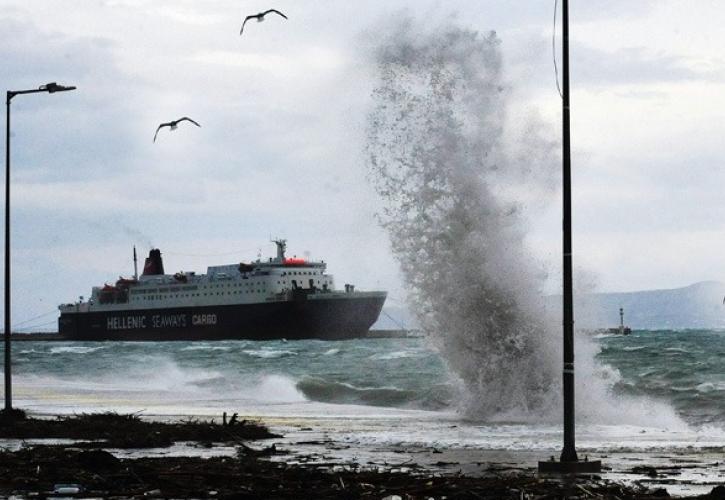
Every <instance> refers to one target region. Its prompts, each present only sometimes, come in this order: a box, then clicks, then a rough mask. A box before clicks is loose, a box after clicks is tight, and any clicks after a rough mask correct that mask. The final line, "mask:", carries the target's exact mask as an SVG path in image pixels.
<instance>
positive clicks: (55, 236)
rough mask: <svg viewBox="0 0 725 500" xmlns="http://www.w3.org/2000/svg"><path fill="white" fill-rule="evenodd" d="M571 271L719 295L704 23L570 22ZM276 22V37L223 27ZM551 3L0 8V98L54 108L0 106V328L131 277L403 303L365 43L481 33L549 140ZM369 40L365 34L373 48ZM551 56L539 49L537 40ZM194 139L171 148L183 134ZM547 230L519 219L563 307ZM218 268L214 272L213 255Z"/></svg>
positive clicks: (720, 105) (716, 130) (625, 18)
mask: <svg viewBox="0 0 725 500" xmlns="http://www.w3.org/2000/svg"><path fill="white" fill-rule="evenodd" d="M571 3H572V6H571V9H570V19H571V57H572V63H571V84H572V144H573V169H574V174H573V181H574V187H573V193H574V199H573V206H574V229H575V234H574V263H575V267H576V268H577V269H581V274H580V276H584V277H586V281H587V282H592V283H595V284H596V285H597V289H598V290H600V291H631V290H639V289H649V288H672V287H678V286H683V285H687V284H690V283H693V282H696V281H701V280H709V279H715V280H723V281H725V266H724V265H723V257H722V256H721V255H722V254H723V252H724V251H725V248H723V245H722V242H723V241H724V240H725V238H723V235H725V206H724V204H723V196H722V191H723V186H725V172H724V171H725V169H723V165H722V163H723V162H722V158H725V134H723V128H724V126H725V120H723V118H724V116H723V115H725V57H724V55H723V51H724V50H725V49H724V48H723V47H725V33H724V32H723V30H722V26H723V25H725V12H724V11H723V7H722V3H721V2H717V1H706V0H700V1H698V2H694V3H693V2H682V1H667V0H657V1H646V0H638V1H636V2H632V1H631V0H629V1H624V0H621V1H613V0H606V1H605V0H601V1H597V0H586V1H576V0H574V1H573V2H571ZM270 7H274V8H277V9H279V10H281V11H283V12H285V13H286V14H287V16H288V17H289V20H288V21H285V20H284V19H281V18H271V17H270V18H268V20H267V21H265V22H264V23H261V24H257V23H247V26H246V27H245V33H244V35H243V36H241V37H240V36H239V28H240V26H241V21H242V19H243V18H244V16H245V15H247V14H254V13H257V12H259V11H262V10H266V9H267V8H270ZM553 9H554V2H553V0H546V1H544V0H525V1H524V0H520V1H518V2H516V1H511V0H498V1H497V0H480V1H475V2H474V1H469V2H464V1H450V0H446V1H425V0H414V1H412V0H411V1H392V0H384V1H383V0H380V1H377V0H375V1H365V2H347V1H342V0H339V1H305V2H299V1H297V2H295V1H283V0H275V1H274V2H272V3H270V2H267V1H265V2H262V1H256V0H255V1H248V2H244V1H239V0H234V1H226V0H216V1H205V2H201V1H197V0H194V1H179V0H175V1H163V0H153V1H152V0H87V1H83V0H76V1H73V2H67V1H49V0H45V1H42V2H40V1H37V2H27V1H26V0H22V1H21V0H18V1H12V0H2V1H0V61H1V62H0V81H1V82H3V84H4V85H5V87H6V89H13V90H19V89H27V88H36V87H37V86H38V85H41V84H43V83H47V82H50V81H57V82H59V83H62V84H66V85H76V86H77V87H78V90H76V91H74V92H68V93H59V94H53V95H48V94H37V95H29V96H18V97H16V98H15V99H14V100H13V104H12V189H13V193H12V203H13V212H12V215H13V270H14V276H13V293H14V295H13V296H14V304H13V316H14V321H13V323H14V324H18V323H21V322H22V321H24V320H27V319H28V318H32V317H34V316H37V315H42V314H45V313H49V314H48V315H47V316H44V317H43V318H40V319H38V320H36V321H32V322H29V323H25V324H24V326H28V325H33V326H34V325H42V324H44V323H49V322H51V325H50V326H52V322H54V321H55V317H56V316H54V315H53V313H52V311H54V310H55V307H56V306H57V304H59V303H61V302H70V301H72V300H74V299H77V297H78V296H79V295H84V296H86V297H87V296H88V295H89V293H90V288H91V286H92V285H99V284H102V283H103V282H112V281H114V280H115V279H117V278H118V276H119V275H120V274H124V275H126V276H128V275H130V274H132V272H133V267H132V261H131V255H132V253H131V252H132V246H133V245H134V244H135V245H136V246H137V247H138V249H139V253H140V254H142V256H143V255H145V254H146V253H147V251H148V249H149V248H150V246H156V247H159V248H161V250H162V252H163V254H164V258H165V265H166V270H167V272H175V271H178V270H194V271H197V272H204V271H205V270H206V266H207V265H210V264H211V265H214V264H223V263H231V262H239V261H240V260H251V259H254V258H256V256H257V253H258V252H259V251H260V250H261V253H262V256H263V257H267V256H269V255H272V254H273V252H274V245H273V244H271V243H270V242H269V239H270V236H273V237H274V236H277V237H284V238H287V239H288V242H289V246H288V250H289V253H290V254H297V255H299V256H303V255H305V254H306V253H309V255H311V257H313V258H316V259H324V260H325V261H326V262H327V263H328V264H329V268H328V269H329V271H330V272H332V273H333V274H334V275H335V277H336V280H337V282H338V284H342V283H347V282H350V283H355V284H356V285H357V287H358V288H359V289H386V290H389V292H390V296H391V302H390V305H395V304H396V301H401V300H403V299H404V297H405V289H404V286H403V285H402V283H401V279H400V275H399V273H398V268H397V265H396V263H395V261H394V259H393V257H392V255H391V253H390V250H389V243H388V236H387V235H386V234H385V233H384V232H383V231H382V230H381V229H380V228H378V226H377V224H376V221H375V218H374V213H375V211H376V210H377V209H378V208H379V206H380V202H379V200H377V198H376V195H375V194H374V192H373V190H372V188H371V186H370V184H369V182H368V180H367V179H366V165H365V159H364V156H363V148H364V137H365V117H366V113H367V112H368V110H369V109H370V105H371V101H370V91H371V89H372V88H373V86H374V84H375V81H374V69H375V68H374V65H373V64H372V63H371V59H370V57H369V45H370V44H371V43H372V41H374V40H375V35H376V34H379V30H380V28H379V26H381V25H384V24H385V23H384V21H385V20H387V19H390V18H391V17H395V16H397V15H401V13H402V12H407V13H408V14H409V15H412V16H413V17H416V18H418V19H419V20H420V21H421V22H422V23H425V24H428V25H430V26H435V25H436V24H439V23H442V22H454V23H457V24H459V25H460V26H462V27H465V28H470V29H475V30H480V31H481V32H488V31H489V30H495V31H496V32H497V34H498V36H499V37H500V39H501V41H502V44H501V48H502V52H503V60H504V75H505V80H506V82H507V86H508V88H509V91H510V93H511V95H512V96H513V101H514V103H513V108H514V110H516V109H518V110H525V111H526V112H527V113H535V114H538V115H540V116H541V119H542V120H543V121H544V122H545V123H547V124H549V125H550V128H551V131H552V134H554V135H555V136H556V134H559V131H560V105H561V104H560V100H559V97H558V93H557V90H556V85H555V80H554V69H553V63H552V38H551V37H552V21H553ZM371 34H372V35H373V36H371ZM557 43H560V39H558V40H557ZM184 115H186V116H190V117H192V118H194V119H195V120H197V121H198V122H199V123H201V125H202V127H201V128H200V129H198V128H196V127H193V126H188V124H186V125H183V124H182V126H180V127H179V129H178V130H176V131H173V132H170V131H168V130H162V131H161V132H160V133H159V138H158V140H157V142H156V143H155V144H154V143H152V138H153V134H154V131H155V129H156V126H157V125H158V124H159V123H160V122H162V121H168V120H171V119H175V118H178V117H180V116H184ZM560 218H561V208H560V202H558V201H556V202H555V203H551V204H549V205H548V208H547V209H545V210H539V211H538V215H537V216H536V217H534V218H532V219H530V220H529V221H528V228H529V231H530V233H529V238H528V243H529V244H530V246H531V250H532V253H533V255H534V256H535V258H536V259H539V260H540V261H541V263H542V265H544V266H545V267H546V268H547V269H548V270H549V273H550V280H549V283H548V284H547V291H548V292H550V293H556V292H558V291H559V290H560V281H559V280H560V252H561V225H560ZM222 254H225V255H222ZM21 326H22V325H21Z"/></svg>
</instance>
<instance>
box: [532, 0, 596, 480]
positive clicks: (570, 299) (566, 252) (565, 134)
mask: <svg viewBox="0 0 725 500" xmlns="http://www.w3.org/2000/svg"><path fill="white" fill-rule="evenodd" d="M562 39H563V40H562V56H563V57H562V59H563V65H562V78H563V86H562V96H561V97H562V125H563V127H562V149H563V151H562V160H563V161H562V174H563V175H562V177H563V179H562V180H563V190H562V191H563V192H562V198H563V205H564V206H563V208H564V210H563V212H564V216H563V224H562V226H563V227H562V229H563V236H564V238H563V252H562V253H563V264H564V266H563V269H564V270H563V278H564V294H563V299H564V304H563V327H564V369H563V373H562V379H563V380H562V381H563V391H564V448H563V449H562V450H561V458H560V460H559V461H558V462H556V461H554V460H553V457H552V460H551V461H548V462H539V472H553V473H574V474H576V473H596V472H600V471H601V467H602V463H601V462H600V461H599V460H593V461H589V460H587V459H585V460H584V461H579V457H577V454H576V445H575V443H574V434H575V432H574V290H573V286H572V275H573V272H572V245H571V140H570V126H569V1H568V0H562Z"/></svg>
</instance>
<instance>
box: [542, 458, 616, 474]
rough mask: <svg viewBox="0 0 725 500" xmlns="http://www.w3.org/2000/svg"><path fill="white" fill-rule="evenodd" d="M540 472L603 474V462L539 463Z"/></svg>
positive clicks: (550, 461)
mask: <svg viewBox="0 0 725 500" xmlns="http://www.w3.org/2000/svg"><path fill="white" fill-rule="evenodd" d="M539 472H540V473H544V474H598V473H600V472H602V462H601V460H591V461H590V460H574V461H572V462H565V461H561V460H547V461H546V462H539Z"/></svg>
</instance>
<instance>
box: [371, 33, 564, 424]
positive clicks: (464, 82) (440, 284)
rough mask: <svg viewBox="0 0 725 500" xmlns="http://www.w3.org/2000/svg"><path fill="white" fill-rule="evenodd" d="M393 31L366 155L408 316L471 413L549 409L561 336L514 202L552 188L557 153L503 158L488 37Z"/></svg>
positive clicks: (497, 61)
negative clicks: (412, 314)
mask: <svg viewBox="0 0 725 500" xmlns="http://www.w3.org/2000/svg"><path fill="white" fill-rule="evenodd" d="M393 33H394V34H393V36H392V37H389V38H388V39H387V40H385V41H384V42H383V43H382V44H381V45H380V46H379V47H378V48H377V51H376V54H375V55H376V59H377V65H378V71H379V83H378V85H377V87H376V88H375V89H374V91H373V99H374V109H373V110H372V112H371V113H370V115H369V119H368V145H367V154H368V159H369V171H370V177H371V180H372V182H373V184H374V186H375V188H376V190H377V192H378V193H379V195H380V196H381V197H382V199H383V201H384V207H383V208H382V210H381V212H380V213H379V218H380V221H381V224H382V225H383V226H384V227H385V228H386V229H387V230H388V232H389V233H390V236H391V240H392V248H393V251H394V253H395V255H396V258H397V259H398V261H399V262H400V265H401V270H402V273H403V276H404V279H405V280H406V282H407V285H408V286H409V291H410V299H411V301H412V305H413V307H414V310H415V311H416V314H417V315H418V317H419V321H420V323H421V325H422V327H423V328H424V330H425V331H426V332H427V333H428V334H429V335H430V336H431V338H432V339H433V341H434V342H435V344H436V346H437V348H438V349H439V350H440V352H441V354H442V355H443V357H444V359H445V360H446V363H447V364H448V366H449V368H450V369H451V370H452V371H453V372H454V373H455V374H456V375H458V377H459V378H460V380H461V382H462V384H463V385H464V387H465V389H466V391H465V393H466V395H467V396H466V397H465V399H464V401H463V402H464V408H465V409H466V410H468V413H469V415H471V416H476V417H486V418H492V417H495V416H506V417H517V416H518V417H524V416H529V415H533V414H536V415H540V414H541V413H542V412H544V413H550V412H551V410H552V409H553V410H554V412H556V411H558V408H559V397H560V396H559V395H560V390H559V384H560V377H561V375H560V354H559V351H558V348H559V347H560V339H559V338H558V337H556V336H555V335H554V334H553V330H552V329H551V328H549V327H548V324H546V322H545V321H544V320H543V318H544V316H545V315H544V312H543V308H542V305H541V300H540V293H539V289H540V285H541V283H542V281H543V278H544V274H543V273H542V272H541V270H540V269H538V268H537V267H536V266H535V265H534V261H533V260H532V258H531V256H530V255H529V254H528V252H527V251H526V249H525V246H524V241H523V240H524V236H525V233H524V231H523V224H522V223H523V221H524V218H523V216H522V208H523V207H522V205H521V204H520V203H518V202H517V201H516V193H517V192H518V193H523V192H525V191H526V190H527V189H530V188H533V187H535V188H536V189H537V190H539V189H541V187H542V186H544V187H546V186H553V182H552V181H551V178H552V177H553V174H554V173H555V172H556V171H557V170H556V164H557V163H556V156H557V155H556V153H555V147H556V143H555V141H546V140H540V139H541V138H542V137H544V136H543V134H541V133H540V132H539V131H532V132H531V135H532V137H536V138H537V139H538V140H536V141H531V143H530V144H529V145H528V146H527V148H528V152H529V154H527V155H522V154H521V151H518V152H517V154H510V153H509V151H508V149H507V145H506V138H507V133H506V132H507V131H506V125H507V122H506V114H507V108H506V98H507V92H506V90H505V87H504V84H503V80H502V60H501V53H500V48H499V46H500V40H499V39H498V37H497V36H496V34H495V33H493V32H491V33H489V34H486V35H481V34H479V33H478V32H475V31H470V30H465V29H461V28H458V27H455V26H444V27H438V28H437V29H436V30H435V32H432V33H423V32H420V31H416V28H415V26H414V24H413V23H412V22H411V21H410V20H405V21H403V22H401V23H400V24H398V25H397V26H396V27H395V29H394V32H393ZM534 147H536V148H538V149H537V150H535V151H531V149H532V148H534ZM542 179H545V181H542Z"/></svg>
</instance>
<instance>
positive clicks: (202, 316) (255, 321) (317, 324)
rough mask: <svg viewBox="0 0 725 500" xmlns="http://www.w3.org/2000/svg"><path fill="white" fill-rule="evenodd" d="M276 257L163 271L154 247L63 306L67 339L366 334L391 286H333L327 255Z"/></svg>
mask: <svg viewBox="0 0 725 500" xmlns="http://www.w3.org/2000/svg"><path fill="white" fill-rule="evenodd" d="M273 241H274V243H275V244H276V246H277V255H276V257H270V258H269V259H268V260H266V261H265V260H262V259H259V258H258V259H257V260H256V261H253V262H250V263H244V262H242V263H239V264H228V265H220V266H210V267H208V268H207V272H206V274H196V273H195V272H178V273H175V274H165V273H164V263H163V260H162V257H161V251H160V250H159V249H152V250H151V251H150V252H149V256H148V258H146V261H145V265H144V268H143V272H142V274H141V275H140V276H139V275H138V266H137V259H136V250H135V249H134V275H133V277H132V278H119V279H118V280H117V281H116V282H115V283H114V284H112V285H110V284H105V285H104V286H96V287H93V288H92V291H91V296H90V298H89V299H88V300H84V299H83V297H80V300H79V301H77V302H75V303H70V304H61V305H60V306H58V309H59V310H60V317H59V318H58V333H59V334H60V335H61V336H62V337H63V338H65V339H69V340H154V341H157V340H223V339H254V340H271V339H288V340H292V339H328V340H333V339H335V340H341V339H351V338H358V337H363V336H365V335H366V334H367V332H368V330H369V329H370V327H371V326H372V325H373V323H375V321H377V319H378V316H379V315H380V311H381V310H382V307H383V304H384V303H385V299H386V296H387V293H386V292H384V291H369V292H363V291H357V290H355V286H354V285H351V284H346V285H345V286H344V289H343V290H338V289H336V288H335V282H334V278H333V276H332V275H330V274H327V273H326V268H327V265H326V264H325V262H324V261H319V262H315V261H310V260H307V259H302V258H298V257H286V256H285V250H286V241H285V240H282V239H278V240H273Z"/></svg>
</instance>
